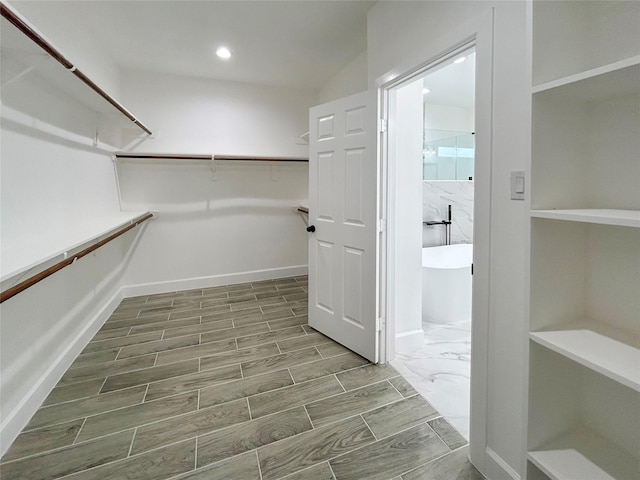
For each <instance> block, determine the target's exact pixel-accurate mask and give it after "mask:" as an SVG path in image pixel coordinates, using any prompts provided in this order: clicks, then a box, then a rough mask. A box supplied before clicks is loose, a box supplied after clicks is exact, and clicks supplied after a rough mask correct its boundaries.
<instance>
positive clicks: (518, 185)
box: [511, 170, 524, 200]
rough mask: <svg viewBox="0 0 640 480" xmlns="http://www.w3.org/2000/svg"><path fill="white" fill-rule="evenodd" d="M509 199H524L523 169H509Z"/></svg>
mask: <svg viewBox="0 0 640 480" xmlns="http://www.w3.org/2000/svg"><path fill="white" fill-rule="evenodd" d="M511 200H524V171H523V170H512V171H511Z"/></svg>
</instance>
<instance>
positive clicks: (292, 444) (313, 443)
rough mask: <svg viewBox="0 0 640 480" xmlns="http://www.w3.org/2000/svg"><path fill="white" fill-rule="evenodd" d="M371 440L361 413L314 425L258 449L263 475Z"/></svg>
mask: <svg viewBox="0 0 640 480" xmlns="http://www.w3.org/2000/svg"><path fill="white" fill-rule="evenodd" d="M434 436H435V434H434ZM374 440H375V438H374V436H373V434H372V433H371V431H370V430H369V428H367V426H366V424H365V423H364V420H362V418H360V417H353V418H349V419H347V420H344V421H341V422H336V423H334V424H331V425H327V426H325V427H321V428H315V429H313V430H310V431H308V432H305V433H301V434H300V435H296V436H295V437H291V438H287V439H285V440H282V441H280V442H277V443H272V444H270V445H266V446H264V447H262V448H260V449H258V458H259V460H260V469H261V471H262V478H263V480H275V479H279V478H280V477H283V476H285V475H289V474H291V473H295V472H297V471H299V470H302V469H304V468H307V467H311V466H313V465H315V464H317V463H323V462H326V461H327V460H329V459H331V458H334V457H337V456H339V455H342V454H345V453H347V452H350V451H351V450H353V449H356V448H358V447H361V446H363V445H367V444H368V443H371V442H373V441H374ZM443 445H444V444H443ZM445 448H446V447H445Z"/></svg>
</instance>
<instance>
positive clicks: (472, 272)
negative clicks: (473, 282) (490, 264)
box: [471, 263, 473, 275]
mask: <svg viewBox="0 0 640 480" xmlns="http://www.w3.org/2000/svg"><path fill="white" fill-rule="evenodd" d="M471 275H473V263H472V264H471Z"/></svg>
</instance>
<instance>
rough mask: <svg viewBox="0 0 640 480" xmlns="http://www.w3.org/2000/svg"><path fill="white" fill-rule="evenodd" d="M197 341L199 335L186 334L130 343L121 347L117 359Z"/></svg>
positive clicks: (179, 346)
mask: <svg viewBox="0 0 640 480" xmlns="http://www.w3.org/2000/svg"><path fill="white" fill-rule="evenodd" d="M199 343H200V335H187V336H184V337H178V338H170V339H168V340H158V341H157V342H147V343H142V344H140V345H130V346H128V347H123V348H122V349H121V350H120V353H119V354H118V360H121V359H123V358H131V357H137V356H139V355H146V354H149V353H158V352H165V351H167V350H174V349H176V348H183V347H188V346H192V345H198V344H199ZM156 364H157V363H156Z"/></svg>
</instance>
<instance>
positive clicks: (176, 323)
mask: <svg viewBox="0 0 640 480" xmlns="http://www.w3.org/2000/svg"><path fill="white" fill-rule="evenodd" d="M199 324H200V318H198V317H191V318H184V319H182V320H167V321H166V322H156V323H150V324H148V325H138V326H137V327H131V334H132V335H135V334H136V333H145V332H154V331H157V330H168V329H172V328H180V327H189V326H191V325H199Z"/></svg>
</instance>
